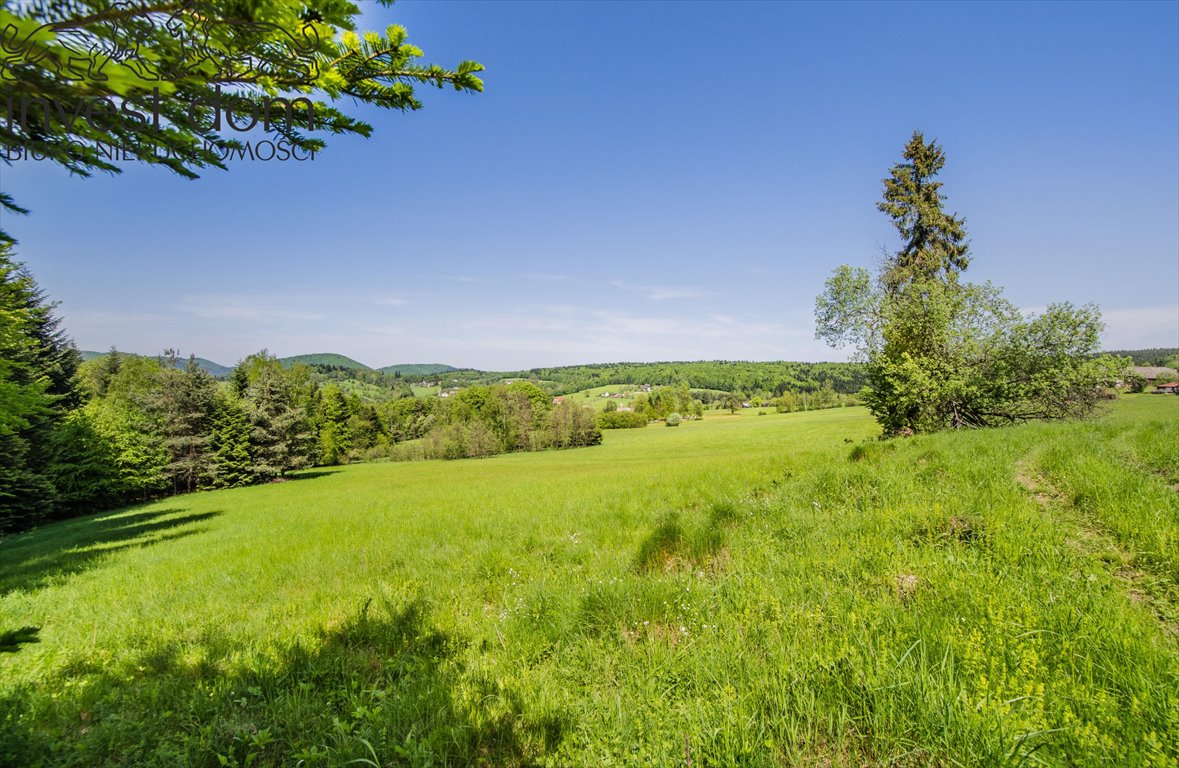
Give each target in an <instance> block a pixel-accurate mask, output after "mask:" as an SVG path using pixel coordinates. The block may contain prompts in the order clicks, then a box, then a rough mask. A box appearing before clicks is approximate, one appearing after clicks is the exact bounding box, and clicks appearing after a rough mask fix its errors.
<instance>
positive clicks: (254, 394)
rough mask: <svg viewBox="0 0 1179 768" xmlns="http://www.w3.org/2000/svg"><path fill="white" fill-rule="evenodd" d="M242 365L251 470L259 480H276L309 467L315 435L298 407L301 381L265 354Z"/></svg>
mask: <svg viewBox="0 0 1179 768" xmlns="http://www.w3.org/2000/svg"><path fill="white" fill-rule="evenodd" d="M243 365H247V374H248V379H249V385H248V386H247V388H246V399H247V400H248V401H249V404H250V427H251V428H250V457H251V459H252V461H253V466H252V471H253V472H254V474H256V475H257V476H258V477H260V478H275V477H282V476H283V475H284V474H286V473H287V472H289V471H290V470H292V469H300V468H302V467H305V466H307V465H308V464H309V463H310V461H309V453H310V448H311V437H312V435H311V425H310V424H309V422H308V419H307V413H306V409H305V408H304V407H303V406H302V405H300V404H299V397H300V395H301V394H302V393H301V392H300V391H299V390H300V388H301V382H299V381H298V380H297V379H295V376H294V373H293V372H288V371H286V370H284V369H283V367H282V365H281V364H279V362H278V360H277V359H275V358H274V357H270V356H267V355H266V353H265V352H263V353H261V354H259V355H253V356H251V357H250V358H248V359H247V361H246V362H245V363H243Z"/></svg>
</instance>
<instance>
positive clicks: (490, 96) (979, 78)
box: [0, 0, 1179, 369]
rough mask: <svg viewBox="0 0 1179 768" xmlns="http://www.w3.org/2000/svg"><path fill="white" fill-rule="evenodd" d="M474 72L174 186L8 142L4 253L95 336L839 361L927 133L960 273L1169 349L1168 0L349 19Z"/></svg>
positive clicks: (97, 339) (1177, 80)
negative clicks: (912, 154)
mask: <svg viewBox="0 0 1179 768" xmlns="http://www.w3.org/2000/svg"><path fill="white" fill-rule="evenodd" d="M365 21H366V22H367V24H368V26H370V27H374V28H383V27H384V26H385V25H386V24H387V23H389V22H391V21H396V22H398V23H401V24H403V25H405V26H406V27H408V29H409V33H410V39H411V40H412V41H413V42H414V43H415V44H417V45H419V46H420V47H422V48H423V49H424V50H425V52H426V59H427V60H430V61H436V62H439V63H442V64H446V65H453V64H455V63H456V62H457V61H458V60H460V59H463V58H470V59H475V60H477V61H479V62H481V63H483V64H484V65H485V66H486V67H487V71H486V73H485V82H486V91H485V92H484V93H482V94H478V95H467V94H458V93H455V92H453V91H435V90H433V89H429V90H426V91H423V92H422V96H423V100H424V101H425V103H426V107H425V109H423V110H422V111H420V112H417V113H412V114H402V113H378V112H374V111H370V110H367V109H360V110H359V111H360V112H361V113H363V114H365V115H367V118H368V119H369V121H370V122H372V123H373V124H374V126H375V128H376V130H375V134H374V136H373V138H371V139H368V140H365V139H362V138H358V137H356V138H344V139H336V140H332V139H330V138H329V147H328V150H327V151H326V152H324V153H322V154H320V155H317V157H316V159H315V161H314V162H305V163H282V164H279V163H248V162H247V163H242V162H235V163H233V164H232V165H231V167H230V170H229V171H228V172H222V171H211V172H209V173H208V174H207V175H205V176H204V177H203V178H202V179H200V180H199V181H195V182H191V181H185V180H182V179H179V178H177V177H174V176H172V175H171V174H170V173H169V172H167V171H164V170H159V169H149V168H142V167H135V166H130V167H129V168H128V170H127V172H125V173H124V174H122V175H120V176H102V177H96V178H92V179H88V180H81V179H77V178H70V177H69V176H68V175H67V174H65V173H64V172H62V171H59V170H58V169H56V168H54V167H52V166H49V165H47V164H42V163H30V162H18V163H15V164H13V165H10V166H3V165H0V177H2V178H0V190H3V191H4V192H7V193H9V194H11V195H13V196H14V197H15V198H16V199H17V201H18V202H19V203H21V204H23V205H24V206H26V207H28V208H31V209H32V210H33V214H32V215H31V216H29V217H23V218H14V217H12V216H7V217H6V218H5V221H4V226H5V228H6V229H8V230H9V231H10V232H11V233H12V234H14V235H15V236H16V237H17V238H18V239H19V240H20V241H21V243H20V246H19V251H18V254H19V258H20V259H22V260H24V261H25V262H26V263H27V264H28V265H29V266H30V268H31V269H32V270H33V272H34V274H35V275H36V277H37V279H38V280H39V282H40V283H41V285H42V287H43V288H44V289H45V290H46V291H47V292H48V293H49V295H50V296H51V297H52V298H54V299H56V300H59V301H60V302H61V306H60V310H59V311H60V312H61V314H62V315H63V316H64V318H65V322H66V326H67V329H68V331H69V332H70V333H71V334H72V335H73V337H74V338H75V340H76V341H77V343H78V345H79V346H80V347H82V348H84V349H106V348H107V347H109V346H111V345H112V344H114V345H117V346H118V347H119V348H120V349H123V350H127V351H138V352H144V353H150V352H156V351H159V350H160V349H162V348H164V347H175V348H179V349H180V350H181V351H182V352H183V353H185V354H187V353H188V352H195V353H196V354H198V355H201V356H204V357H207V358H210V359H213V360H216V361H219V362H223V363H233V362H234V361H236V360H238V359H240V358H241V357H243V356H245V355H247V354H249V353H251V352H254V351H257V350H258V349H260V348H262V347H267V348H269V349H270V350H271V351H272V352H275V353H277V354H279V355H293V354H301V353H310V352H323V351H334V352H340V353H343V354H347V355H349V356H351V357H354V358H356V359H358V360H360V361H362V362H364V363H367V364H370V365H374V366H380V365H386V364H390V363H401V362H444V363H449V364H452V365H457V366H474V367H480V368H490V369H514V368H526V367H533V366H542V365H559V364H574V363H586V362H607V361H617V360H671V359H713V358H728V359H754V360H770V359H793V360H821V359H826V360H839V359H845V354H844V353H843V352H841V351H837V350H831V349H829V348H827V347H826V346H824V345H823V344H822V343H820V342H817V341H815V340H814V339H813V324H812V311H813V304H814V297H815V295H816V294H817V293H818V292H819V291H820V290H821V289H822V283H823V280H824V279H825V278H826V276H827V275H828V274H829V273H830V272H831V270H832V269H834V268H835V267H836V266H837V265H839V264H841V263H851V264H859V265H863V266H871V265H872V264H873V262H874V260H875V259H876V258H877V257H878V254H879V251H880V248H881V246H885V247H889V248H894V247H895V246H896V245H897V240H896V236H895V232H894V230H893V229H892V227H891V225H890V223H889V222H888V220H887V219H886V218H885V217H884V216H883V215H882V214H880V213H878V212H877V211H876V209H875V203H876V201H877V200H878V199H879V197H880V192H881V188H882V185H881V180H882V179H883V178H884V176H885V175H886V174H887V171H888V169H889V167H890V166H891V165H892V164H893V163H895V162H897V161H898V160H899V159H900V153H901V149H902V147H903V145H904V144H905V142H906V140H907V139H908V138H909V136H910V134H911V133H912V131H913V130H914V129H915V128H919V129H921V130H923V131H924V132H925V134H926V136H927V137H934V138H936V139H937V140H938V142H939V143H941V144H942V145H943V147H944V148H945V150H946V153H947V156H948V165H947V168H946V170H945V172H944V173H943V174H942V180H943V181H944V183H945V188H944V190H945V192H946V193H947V195H948V198H949V199H948V206H949V207H950V208H951V209H952V210H956V211H958V212H959V213H961V214H962V215H964V216H965V217H966V221H967V230H968V232H969V235H970V238H971V243H972V251H973V258H974V261H973V263H972V265H971V268H970V270H969V272H968V275H969V276H970V277H971V278H972V279H974V280H977V281H982V280H992V281H994V282H995V283H997V284H999V285H1002V286H1004V287H1005V289H1006V292H1007V295H1008V296H1009V298H1011V299H1012V300H1013V301H1014V302H1016V304H1017V305H1019V306H1021V307H1024V308H1028V309H1034V308H1042V307H1044V306H1046V305H1047V304H1048V303H1050V302H1054V301H1063V300H1068V301H1072V302H1074V303H1084V302H1090V301H1091V302H1095V303H1097V304H1098V305H1100V306H1101V308H1102V310H1103V312H1104V313H1105V316H1106V320H1107V323H1108V325H1109V329H1108V331H1107V334H1106V339H1105V340H1106V343H1107V345H1108V346H1109V347H1111V348H1112V347H1144V346H1179V3H1162V2H1159V3H1145V4H1132V3H1116V4H1098V3H1086V4H1080V3H1077V4H1064V3H1052V4H1030V3H1018V4H1016V3H1012V4H1005V3H985V4H967V3H950V4H924V3H920V4H868V3H856V4H849V5H839V4H804V3H780V4H773V3H749V4H741V3H691V2H689V3H677V4H671V3H638V4H624V3H531V2H529V3H499V2H478V3H463V2H446V3H427V2H414V1H413V0H402V2H399V3H398V4H397V5H396V6H394V7H393V8H391V9H389V8H379V7H378V8H372V9H369V10H368V11H367V15H366V17H365Z"/></svg>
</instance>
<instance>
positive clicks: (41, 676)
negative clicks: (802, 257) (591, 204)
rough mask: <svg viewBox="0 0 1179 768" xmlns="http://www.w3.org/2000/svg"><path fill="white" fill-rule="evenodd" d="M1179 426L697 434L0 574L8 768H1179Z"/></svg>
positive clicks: (146, 537)
mask: <svg viewBox="0 0 1179 768" xmlns="http://www.w3.org/2000/svg"><path fill="white" fill-rule="evenodd" d="M1170 400H1172V399H1170V398H1161V397H1155V398H1151V397H1148V396H1142V397H1130V398H1125V399H1124V400H1123V401H1121V402H1119V403H1117V406H1116V408H1115V410H1114V411H1113V413H1112V414H1111V415H1110V416H1109V417H1107V418H1106V419H1104V420H1102V421H1100V422H1098V423H1095V424H1051V425H1028V426H1024V427H1018V428H1014V429H1006V430H995V431H984V432H970V433H961V434H946V435H935V436H921V437H917V438H912V439H907V440H900V441H893V442H889V443H880V442H877V441H875V440H872V439H871V438H872V436H873V435H874V434H875V428H874V426H873V425H872V423H871V422H870V420H869V418H868V417H867V415H866V414H865V413H864V412H863V411H862V410H861V409H843V410H838V411H826V412H817V413H807V414H789V415H780V416H779V415H768V416H765V417H760V418H745V417H741V416H736V417H720V418H714V417H712V416H710V417H709V418H706V419H705V420H704V421H702V422H686V423H685V424H684V425H682V426H681V427H680V428H679V429H676V430H656V429H648V430H625V431H614V432H610V433H608V434H607V435H606V442H605V444H604V445H602V446H599V447H596V448H588V449H580V450H574V451H565V452H557V453H549V454H527V455H510V456H500V457H496V458H492V459H483V460H466V461H458V462H421V463H414V464H391V465H390V464H384V465H379V464H378V465H360V466H352V467H346V468H343V469H340V470H338V471H330V472H326V473H324V472H321V473H319V475H318V476H315V477H307V478H305V479H300V480H296V481H293V482H289V483H282V484H275V485H270V486H265V487H258V488H246V489H237V490H231V491H220V492H215V493H206V494H199V495H195V496H190V497H184V498H180V499H170V500H168V501H167V502H164V503H160V504H155V505H146V506H142V507H138V508H134V509H129V510H127V511H125V512H121V513H116V514H114V515H105V516H97V517H93V518H88V519H83V520H78V521H71V522H68V523H63V524H60V525H55V526H48V527H46V528H44V529H41V530H38V531H34V532H31V533H28V534H24V535H22V536H18V537H12V538H9V539H5V540H2V541H0V559H2V560H0V562H2V563H3V565H2V566H0V585H2V588H3V590H4V595H3V597H2V598H0V611H2V616H3V619H2V621H0V629H5V628H8V627H9V626H10V625H11V626H13V627H15V626H19V625H26V624H31V625H36V626H40V627H41V635H40V637H41V642H40V643H37V644H34V645H31V646H25V647H24V649H23V650H22V651H20V652H19V653H16V654H11V655H6V658H4V659H3V660H0V712H2V713H3V714H2V715H0V762H7V763H8V764H12V765H37V764H43V765H79V766H81V765H86V766H91V765H160V766H164V765H168V766H175V765H209V766H219V765H243V766H244V765H254V766H258V765H274V766H277V765H295V764H301V765H306V766H313V765H342V764H345V763H347V762H348V761H349V760H361V761H368V763H375V764H379V765H407V766H426V765H433V766H439V765H453V766H467V765H553V766H578V765H584V766H601V765H616V766H622V765H628V766H650V765H663V766H684V765H687V764H689V762H690V764H691V765H693V766H702V765H717V766H724V765H733V766H736V765H742V766H745V765H750V766H780V765H857V766H858V765H863V764H864V763H869V764H890V765H971V766H973V765H1012V766H1014V765H1035V764H1049V765H1176V764H1179V751H1177V749H1176V744H1179V694H1177V691H1179V639H1177V635H1176V626H1175V624H1174V621H1173V619H1172V617H1173V616H1174V613H1173V612H1172V608H1173V607H1174V606H1173V602H1172V601H1173V599H1174V592H1173V589H1172V588H1171V587H1170V586H1167V585H1168V584H1170V585H1172V586H1173V583H1174V573H1175V571H1174V564H1175V554H1176V546H1175V539H1174V532H1175V529H1176V525H1177V524H1179V494H1177V493H1176V492H1175V491H1174V490H1173V489H1172V487H1171V483H1172V478H1174V477H1175V476H1176V475H1177V474H1179V467H1177V466H1176V464H1175V457H1176V455H1177V454H1179V452H1176V451H1171V452H1168V450H1169V449H1167V447H1166V446H1164V447H1163V449H1162V450H1156V449H1155V448H1154V446H1155V444H1157V443H1159V442H1164V441H1165V439H1166V438H1167V437H1168V436H1169V435H1171V434H1174V427H1175V425H1176V423H1177V421H1179V420H1177V419H1176V416H1179V412H1177V411H1176V410H1175V408H1174V407H1173V406H1172V403H1171V402H1169V401H1170ZM353 764H366V763H353Z"/></svg>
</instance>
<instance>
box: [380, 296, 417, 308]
mask: <svg viewBox="0 0 1179 768" xmlns="http://www.w3.org/2000/svg"><path fill="white" fill-rule="evenodd" d="M412 303H413V302H411V301H410V300H409V299H401V298H397V297H393V296H390V297H386V298H380V299H373V304H377V305H378V306H382V307H404V306H405V305H406V304H412Z"/></svg>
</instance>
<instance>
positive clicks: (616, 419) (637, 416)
mask: <svg viewBox="0 0 1179 768" xmlns="http://www.w3.org/2000/svg"><path fill="white" fill-rule="evenodd" d="M598 426H599V427H600V428H602V429H637V428H639V427H645V426H647V414H645V413H632V412H629V411H612V412H610V413H603V414H601V415H600V416H598Z"/></svg>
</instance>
